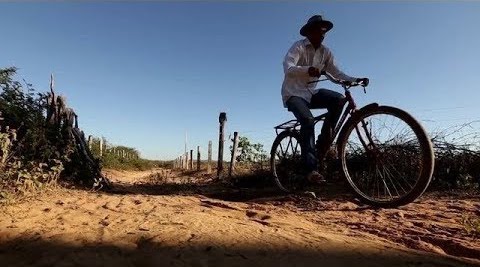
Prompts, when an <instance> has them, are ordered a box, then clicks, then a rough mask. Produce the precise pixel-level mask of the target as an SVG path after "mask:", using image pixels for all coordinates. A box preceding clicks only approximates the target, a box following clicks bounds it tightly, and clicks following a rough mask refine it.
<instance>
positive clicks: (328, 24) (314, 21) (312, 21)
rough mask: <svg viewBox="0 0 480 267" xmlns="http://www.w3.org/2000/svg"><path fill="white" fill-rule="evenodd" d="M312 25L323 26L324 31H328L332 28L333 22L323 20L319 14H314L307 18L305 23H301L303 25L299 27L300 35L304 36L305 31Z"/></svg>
mask: <svg viewBox="0 0 480 267" xmlns="http://www.w3.org/2000/svg"><path fill="white" fill-rule="evenodd" d="M314 27H321V28H325V32H328V31H329V30H331V29H332V28H333V23H332V22H331V21H328V20H324V19H323V18H322V16H320V15H315V16H312V17H311V18H310V19H308V21H307V23H306V24H305V25H303V27H302V28H301V29H300V34H301V35H302V36H306V35H307V32H308V31H309V30H310V29H312V28H314Z"/></svg>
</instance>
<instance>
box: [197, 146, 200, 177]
mask: <svg viewBox="0 0 480 267" xmlns="http://www.w3.org/2000/svg"><path fill="white" fill-rule="evenodd" d="M197 171H200V146H197Z"/></svg>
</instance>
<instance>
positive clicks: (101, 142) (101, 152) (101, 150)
mask: <svg viewBox="0 0 480 267" xmlns="http://www.w3.org/2000/svg"><path fill="white" fill-rule="evenodd" d="M102 155H103V138H100V157H102Z"/></svg>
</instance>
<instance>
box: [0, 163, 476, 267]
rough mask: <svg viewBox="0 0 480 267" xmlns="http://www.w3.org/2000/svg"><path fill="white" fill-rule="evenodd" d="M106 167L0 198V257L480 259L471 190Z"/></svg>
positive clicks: (103, 260) (358, 262)
mask: <svg viewBox="0 0 480 267" xmlns="http://www.w3.org/2000/svg"><path fill="white" fill-rule="evenodd" d="M157 173H159V174H157ZM107 174H108V176H109V177H110V179H112V180H113V181H114V182H115V188H114V190H113V191H111V192H91V191H86V190H81V189H66V188H63V189H58V190H55V191H54V192H49V193H45V194H41V195H39V196H37V197H35V198H32V199H29V200H27V201H22V202H21V203H17V204H13V205H9V206H5V207H1V208H0V213H1V216H0V266H308V265H311V266H480V240H475V239H473V238H471V237H468V236H467V235H466V233H465V232H464V230H463V227H462V226H461V223H460V221H461V218H462V215H464V214H472V215H475V214H476V215H480V201H479V198H478V196H477V197H476V198H474V197H472V198H465V197H463V198H462V199H461V200H459V199H458V197H453V196H438V195H430V196H428V195H427V196H426V197H424V198H422V199H421V200H420V201H418V202H417V203H414V204H411V205H408V206H406V207H403V208H401V209H390V210H374V209H371V208H369V207H364V206H362V205H359V204H356V203H355V202H354V201H353V200H352V199H351V196H348V195H343V194H339V193H333V192H331V191H332V190H330V189H329V188H328V186H327V187H326V188H323V189H321V190H319V192H317V196H319V199H313V198H309V197H298V196H279V195H273V194H270V193H264V194H263V193H259V192H258V191H259V190H252V189H242V190H239V189H228V188H225V187H222V186H219V185H211V184H195V185H185V184H184V183H187V182H189V181H190V182H191V181H192V180H195V179H194V178H192V177H190V176H189V177H185V176H180V177H177V176H176V174H175V173H173V174H170V178H165V175H166V174H165V172H164V171H161V170H157V171H155V172H153V171H146V172H119V171H107ZM152 175H153V176H152ZM165 182H168V183H169V184H168V185H166V184H162V183H165ZM266 191H268V190H266Z"/></svg>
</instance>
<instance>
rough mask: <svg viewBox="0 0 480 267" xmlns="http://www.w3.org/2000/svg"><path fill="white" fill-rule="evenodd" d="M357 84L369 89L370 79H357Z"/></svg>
mask: <svg viewBox="0 0 480 267" xmlns="http://www.w3.org/2000/svg"><path fill="white" fill-rule="evenodd" d="M356 82H357V83H361V84H362V85H363V86H365V87H367V86H368V84H369V83H370V79H368V78H357V80H356Z"/></svg>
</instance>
